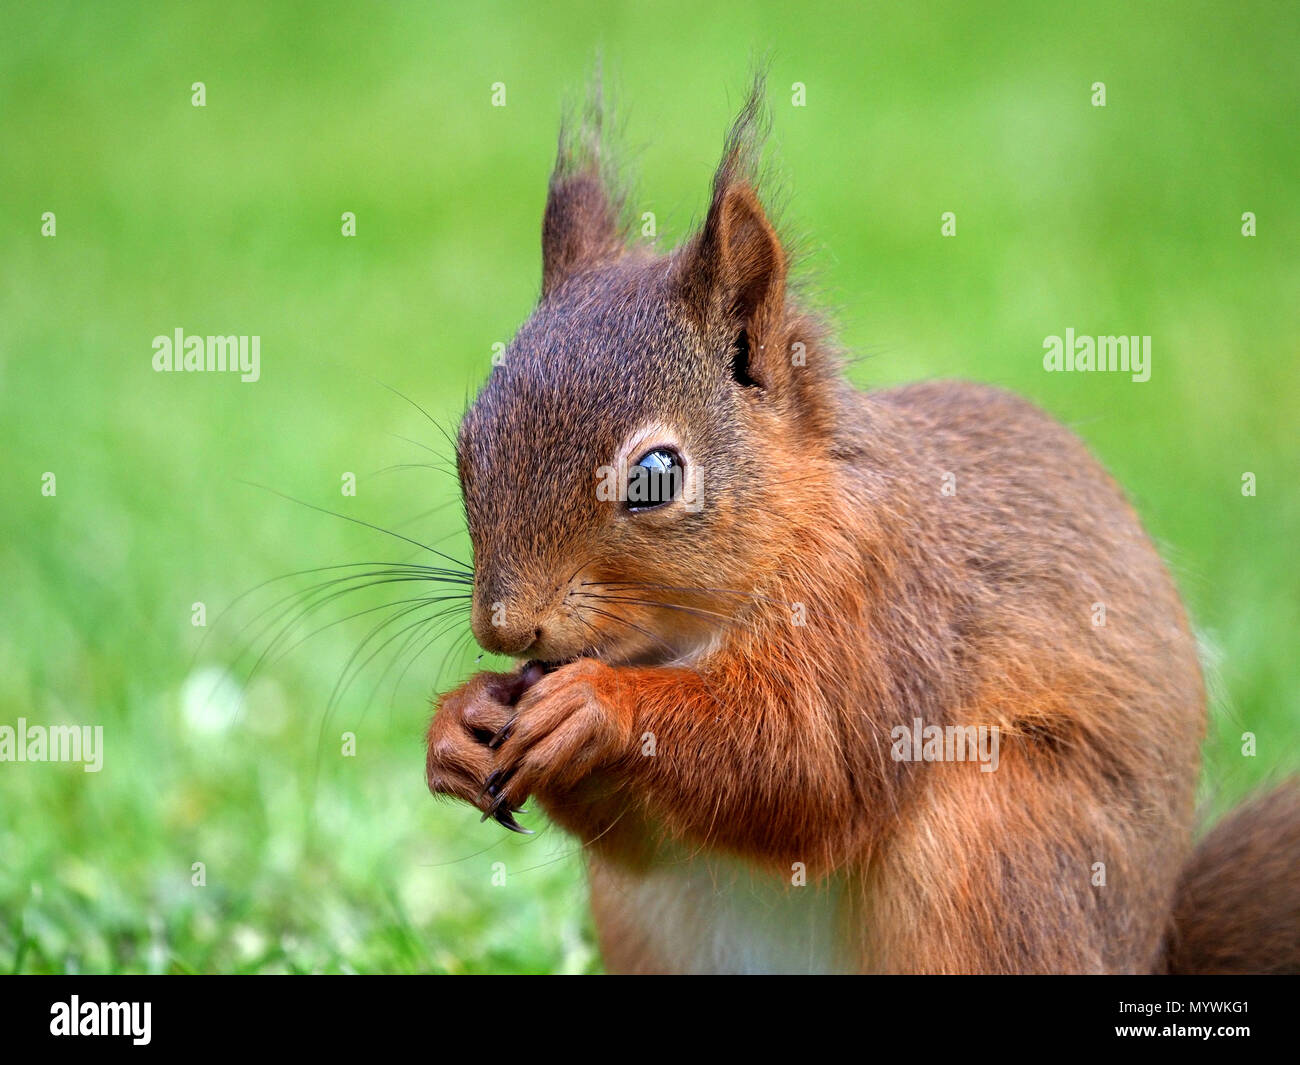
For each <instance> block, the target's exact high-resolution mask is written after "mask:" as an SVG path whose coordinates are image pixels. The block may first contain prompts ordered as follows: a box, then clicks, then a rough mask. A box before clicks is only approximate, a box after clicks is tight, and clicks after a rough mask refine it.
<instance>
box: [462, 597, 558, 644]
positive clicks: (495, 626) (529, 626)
mask: <svg viewBox="0 0 1300 1065" xmlns="http://www.w3.org/2000/svg"><path fill="white" fill-rule="evenodd" d="M498 607H499V604H498ZM511 614H512V611H510V610H508V609H493V607H491V606H489V607H487V608H486V609H482V610H480V609H475V611H474V618H473V621H472V624H471V628H473V630H474V638H475V639H476V640H478V642H479V646H481V647H482V648H483V649H484V650H485V651H491V652H492V653H493V654H498V655H522V654H523V653H524V652H525V651H526V650H528V648H530V647H532V646H533V644H535V643H537V641H538V640H540V639H541V638H542V630H541V627H540V626H539V625H537V624H536V623H535V622H534V621H533V619H531V618H525V617H511Z"/></svg>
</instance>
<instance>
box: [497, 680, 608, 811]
mask: <svg viewBox="0 0 1300 1065" xmlns="http://www.w3.org/2000/svg"><path fill="white" fill-rule="evenodd" d="M614 674H615V671H614V669H613V668H611V667H610V666H607V665H604V664H603V663H601V662H598V661H596V660H595V659H590V658H582V659H579V660H578V661H576V662H572V663H570V664H569V665H567V666H562V667H560V668H559V669H558V670H556V671H555V672H554V673H551V674H549V675H547V676H545V677H543V678H542V679H541V680H539V681H538V682H537V683H536V684H534V685H533V686H531V687H529V688H528V689H527V690H526V691H524V693H523V695H522V696H521V697H520V699H519V704H518V706H517V707H516V708H515V711H514V716H513V717H512V718H511V719H510V720H509V721H507V722H505V723H504V724H503V725H502V727H501V729H500V730H499V731H498V732H497V734H496V735H495V736H494V737H493V738H492V739H491V740H489V742H488V747H489V748H491V749H492V750H493V751H494V753H495V758H494V759H493V769H492V771H491V772H490V773H489V774H488V775H487V777H486V778H485V779H484V782H483V789H482V793H481V795H482V800H483V801H486V803H487V805H486V806H484V805H482V804H481V802H480V804H479V808H480V809H483V810H484V811H485V814H484V816H485V817H486V816H487V815H489V814H491V815H493V816H495V815H496V813H497V812H498V811H502V810H504V811H509V810H511V809H515V808H517V807H519V806H520V805H521V804H522V803H523V802H524V800H525V799H527V798H528V796H529V795H531V794H533V793H534V792H536V791H548V790H555V791H562V790H565V789H567V788H570V787H572V786H574V785H575V784H577V783H579V782H580V781H581V780H582V779H583V778H584V777H585V776H586V775H587V774H589V773H590V772H591V771H592V770H593V769H596V768H597V767H599V766H601V765H604V764H607V763H608V762H610V761H612V760H613V759H615V758H618V757H620V756H621V755H623V754H624V753H626V752H627V750H628V749H629V745H630V743H631V735H632V728H631V722H630V721H627V720H625V719H624V716H625V715H623V714H622V713H621V708H620V704H619V702H618V701H617V699H616V698H615V697H614V694H615V682H614Z"/></svg>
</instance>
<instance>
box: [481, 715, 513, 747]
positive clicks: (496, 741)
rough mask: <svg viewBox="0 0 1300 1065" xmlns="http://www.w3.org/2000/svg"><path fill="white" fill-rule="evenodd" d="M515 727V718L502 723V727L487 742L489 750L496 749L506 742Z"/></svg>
mask: <svg viewBox="0 0 1300 1065" xmlns="http://www.w3.org/2000/svg"><path fill="white" fill-rule="evenodd" d="M514 727H515V722H514V719H513V718H512V719H511V720H509V721H507V722H506V723H505V724H504V725H502V726H501V728H500V729H498V730H497V731H496V732H495V733H494V734H493V736H492V738H491V739H490V740H488V742H487V748H488V750H489V751H495V750H496V749H497V748H498V747H500V746H501V745H502V744H503V743H505V742H506V740H508V739H509V738H510V733H511V732H512V731H513V730H514Z"/></svg>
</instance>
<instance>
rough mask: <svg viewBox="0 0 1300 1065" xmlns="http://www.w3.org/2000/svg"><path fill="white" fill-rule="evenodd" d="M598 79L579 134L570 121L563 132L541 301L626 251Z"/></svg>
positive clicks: (545, 235) (546, 224) (546, 219)
mask: <svg viewBox="0 0 1300 1065" xmlns="http://www.w3.org/2000/svg"><path fill="white" fill-rule="evenodd" d="M598 77H599V76H597V80H595V81H594V82H593V84H592V88H591V92H590V96H589V98H588V101H587V106H586V111H585V114H584V116H583V119H582V121H581V122H580V123H579V124H578V127H577V129H576V130H573V129H571V128H570V123H569V122H568V121H567V120H566V121H565V123H564V124H563V125H562V126H561V127H560V144H559V150H558V152H557V153H556V158H555V170H554V171H553V172H552V173H551V183H550V189H549V192H548V194H547V197H546V211H545V213H544V214H543V215H542V296H543V297H545V296H546V295H547V294H548V293H549V292H551V291H552V290H554V289H555V288H556V286H558V285H559V284H560V282H562V281H563V280H564V279H565V278H567V277H570V276H571V275H573V274H574V273H576V272H578V271H579V270H582V269H584V268H587V267H590V266H594V265H596V264H597V263H600V262H605V261H608V260H611V259H616V258H618V256H619V255H621V254H622V253H623V250H624V242H623V233H622V228H621V226H620V225H619V215H620V213H621V211H622V199H621V197H619V196H611V195H610V192H609V187H610V185H611V184H612V183H611V181H610V180H609V174H608V172H607V162H606V161H605V160H604V159H603V158H602V143H601V127H602V126H603V125H604V105H603V103H602V95H601V88H600V82H599V80H598Z"/></svg>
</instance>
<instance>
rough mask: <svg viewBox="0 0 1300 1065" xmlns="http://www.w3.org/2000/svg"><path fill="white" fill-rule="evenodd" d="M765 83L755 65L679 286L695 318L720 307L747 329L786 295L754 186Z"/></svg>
mask: <svg viewBox="0 0 1300 1065" xmlns="http://www.w3.org/2000/svg"><path fill="white" fill-rule="evenodd" d="M764 91H765V78H764V76H763V75H762V74H761V73H760V74H758V75H756V76H755V78H754V83H753V85H752V87H751V88H750V91H749V96H748V98H747V99H746V101H745V105H744V107H743V108H742V109H741V111H740V114H739V115H738V116H737V118H736V121H735V122H734V123H733V124H732V126H731V130H730V132H729V133H728V134H727V139H726V142H725V145H724V147H723V152H722V161H721V162H720V163H719V164H718V169H717V170H716V171H715V172H714V175H713V198H712V201H711V202H710V204H709V211H708V214H707V215H706V217H705V220H704V225H703V226H702V227H701V229H700V231H699V233H698V234H697V235H696V236H695V238H694V240H693V241H692V243H691V244H690V245H689V246H688V247H687V249H686V250H685V254H684V255H683V259H682V266H681V272H680V281H681V287H682V289H683V293H684V294H685V295H686V297H687V300H688V302H689V303H691V304H692V305H693V306H694V308H695V309H696V312H697V313H698V314H699V315H700V316H701V317H702V318H704V319H707V318H708V317H709V316H710V315H712V314H717V313H719V312H721V313H722V314H724V315H726V316H728V317H729V318H731V319H734V320H735V321H737V322H738V323H739V324H742V325H748V326H749V327H750V328H751V331H752V330H753V329H754V328H755V327H757V326H758V325H759V324H761V323H759V322H758V319H760V318H762V317H763V316H764V315H765V314H766V313H768V312H770V311H776V310H779V307H780V305H781V303H782V302H783V301H784V297H785V275H786V256H785V252H784V251H783V249H782V247H781V241H780V239H779V238H778V237H777V234H776V230H775V229H774V228H773V227H772V224H771V223H770V222H769V221H768V219H767V215H766V214H765V213H764V210H763V205H762V203H761V202H760V201H759V198H758V193H757V192H756V191H755V188H756V186H757V185H758V171H759V163H760V158H761V154H762V146H763V142H764V140H765V139H766V135H767V127H768V117H767V112H766V109H765V107H764V102H763V100H764Z"/></svg>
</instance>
